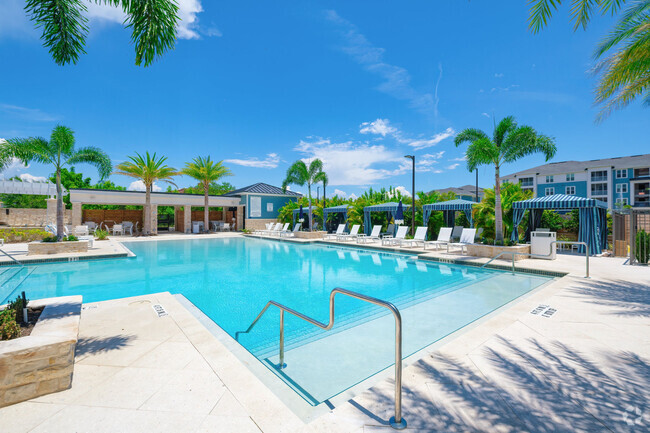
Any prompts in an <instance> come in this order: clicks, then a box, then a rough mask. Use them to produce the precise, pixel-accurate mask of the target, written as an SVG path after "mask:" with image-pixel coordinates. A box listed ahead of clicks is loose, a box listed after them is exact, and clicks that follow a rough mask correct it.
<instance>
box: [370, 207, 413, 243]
mask: <svg viewBox="0 0 650 433" xmlns="http://www.w3.org/2000/svg"><path fill="white" fill-rule="evenodd" d="M398 206H399V203H395V202H389V203H381V204H375V205H372V206H366V207H364V208H363V231H364V232H365V234H367V235H368V236H370V233H371V231H372V217H371V214H372V212H386V218H387V219H388V221H389V222H390V220H392V219H393V218H394V217H395V213H396V212H397V207H398ZM410 207H411V205H409V204H404V203H402V209H403V210H404V211H406V210H408V209H409V208H410Z"/></svg>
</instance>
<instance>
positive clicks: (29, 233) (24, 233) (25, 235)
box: [0, 228, 48, 244]
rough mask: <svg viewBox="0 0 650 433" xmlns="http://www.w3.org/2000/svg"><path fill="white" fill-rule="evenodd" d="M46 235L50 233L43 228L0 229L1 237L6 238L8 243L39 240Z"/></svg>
mask: <svg viewBox="0 0 650 433" xmlns="http://www.w3.org/2000/svg"><path fill="white" fill-rule="evenodd" d="M46 236H48V233H47V232H46V231H45V230H42V229H20V228H11V229H0V238H2V239H4V240H5V243H7V244H9V243H17V242H31V241H38V240H41V239H43V238H44V237H46Z"/></svg>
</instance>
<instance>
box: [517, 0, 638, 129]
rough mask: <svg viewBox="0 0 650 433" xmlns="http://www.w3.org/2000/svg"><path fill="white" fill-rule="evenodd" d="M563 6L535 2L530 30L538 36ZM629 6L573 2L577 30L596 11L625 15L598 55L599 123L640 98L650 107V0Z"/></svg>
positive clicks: (555, 1)
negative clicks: (556, 11)
mask: <svg viewBox="0 0 650 433" xmlns="http://www.w3.org/2000/svg"><path fill="white" fill-rule="evenodd" d="M561 3H562V0H531V1H530V4H531V8H530V18H529V27H530V29H531V30H532V31H533V32H534V33H536V32H538V31H540V30H541V29H542V28H544V27H545V26H546V24H547V23H548V20H549V19H550V18H551V16H552V15H553V12H554V11H555V10H556V9H557V8H558V6H559V5H560V4H561ZM625 3H626V0H573V1H572V4H571V13H572V17H573V19H574V20H575V23H574V26H573V29H574V30H577V29H578V28H580V27H582V28H583V29H585V28H586V27H587V24H588V23H589V21H591V17H592V16H593V14H594V12H597V11H596V10H599V11H600V12H601V13H602V14H603V15H604V14H611V15H614V14H616V13H618V12H619V11H620V12H621V18H620V19H619V21H618V23H616V25H615V27H614V28H613V29H612V31H611V32H610V33H609V35H607V37H606V38H605V39H604V40H603V41H602V42H601V43H600V44H599V45H598V47H597V49H596V52H595V53H594V57H595V59H596V60H597V61H598V63H597V64H596V68H595V72H597V73H600V74H601V75H600V78H599V81H598V84H597V86H596V98H595V99H596V103H597V104H602V106H603V108H602V109H601V111H600V113H599V114H598V117H597V120H598V121H600V120H602V119H604V118H605V117H607V115H609V113H611V111H612V110H614V109H618V108H623V107H624V106H626V105H628V104H629V103H630V102H632V101H633V100H634V99H636V98H637V97H642V98H643V104H644V105H646V106H648V105H650V0H637V1H633V2H629V3H630V5H629V6H627V7H626V9H625V10H622V11H621V8H623V5H624V4H625ZM607 53H610V54H609V55H607ZM606 55H607V56H606ZM605 56H606V57H605ZM600 59H602V60H600Z"/></svg>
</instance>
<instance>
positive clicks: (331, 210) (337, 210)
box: [323, 204, 352, 228]
mask: <svg viewBox="0 0 650 433" xmlns="http://www.w3.org/2000/svg"><path fill="white" fill-rule="evenodd" d="M350 207H352V206H350V205H349V204H342V205H339V206H332V207H326V208H325V209H323V226H325V225H326V224H327V217H328V216H329V215H330V214H341V215H343V221H345V225H346V226H347V224H348V209H349V208H350ZM323 228H325V227H323Z"/></svg>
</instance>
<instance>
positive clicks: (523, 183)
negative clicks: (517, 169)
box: [519, 177, 533, 186]
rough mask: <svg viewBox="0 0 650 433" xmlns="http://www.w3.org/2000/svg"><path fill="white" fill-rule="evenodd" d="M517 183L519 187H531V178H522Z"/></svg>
mask: <svg viewBox="0 0 650 433" xmlns="http://www.w3.org/2000/svg"><path fill="white" fill-rule="evenodd" d="M519 183H520V184H521V186H533V178H532V177H522V178H521V179H519Z"/></svg>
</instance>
